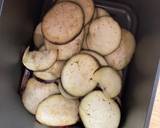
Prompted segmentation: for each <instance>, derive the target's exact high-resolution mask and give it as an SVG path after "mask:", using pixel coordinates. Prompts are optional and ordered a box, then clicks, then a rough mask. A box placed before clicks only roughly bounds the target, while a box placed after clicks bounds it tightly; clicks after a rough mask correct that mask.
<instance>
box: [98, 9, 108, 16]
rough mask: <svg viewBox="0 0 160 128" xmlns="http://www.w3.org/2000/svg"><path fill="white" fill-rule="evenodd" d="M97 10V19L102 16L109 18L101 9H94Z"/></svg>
mask: <svg viewBox="0 0 160 128" xmlns="http://www.w3.org/2000/svg"><path fill="white" fill-rule="evenodd" d="M96 10H97V18H99V17H102V16H110V14H109V13H108V12H107V11H106V10H105V9H103V8H96Z"/></svg>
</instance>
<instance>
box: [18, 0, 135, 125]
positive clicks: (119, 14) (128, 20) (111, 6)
mask: <svg viewBox="0 0 160 128" xmlns="http://www.w3.org/2000/svg"><path fill="white" fill-rule="evenodd" d="M53 4H54V1H50V0H46V1H45V2H44V6H43V9H42V10H43V11H42V13H41V14H42V15H41V17H43V15H44V14H45V13H46V12H47V11H48V9H49V8H50V7H51V6H53ZM95 5H96V7H101V8H103V9H105V10H107V11H108V12H109V13H110V15H111V16H112V17H113V18H114V19H115V20H116V21H117V22H118V23H119V24H120V26H121V27H122V28H125V29H127V30H129V31H130V32H132V33H133V34H134V35H136V30H137V17H136V15H135V14H134V12H133V11H132V9H131V8H130V7H129V6H127V5H124V4H121V3H115V2H111V1H99V0H95ZM41 17H40V18H39V19H40V20H41ZM37 22H39V21H37ZM35 24H36V23H35ZM23 70H24V72H23V75H22V82H21V89H20V93H22V91H23V90H24V88H25V85H26V82H27V80H28V79H29V77H30V76H31V75H32V73H31V72H30V71H29V70H28V69H25V68H24V67H23ZM126 74H127V68H126V69H125V70H124V71H123V75H124V78H123V79H124V83H123V84H125V78H126ZM122 97H123V91H122ZM121 108H122V109H121V111H122V120H123V111H124V110H123V103H122V107H121ZM120 127H122V126H121V124H120ZM62 128H63V127H62ZM66 128H84V126H83V124H82V123H81V122H79V123H77V124H76V125H74V126H69V127H66Z"/></svg>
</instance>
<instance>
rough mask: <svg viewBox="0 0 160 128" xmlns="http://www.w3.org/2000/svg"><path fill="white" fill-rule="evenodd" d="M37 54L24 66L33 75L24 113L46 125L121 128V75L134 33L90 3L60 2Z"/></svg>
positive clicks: (46, 21)
mask: <svg viewBox="0 0 160 128" xmlns="http://www.w3.org/2000/svg"><path fill="white" fill-rule="evenodd" d="M33 37H34V38H33V39H34V44H35V47H36V49H38V50H34V51H30V47H27V48H26V50H25V52H24V55H23V58H22V62H23V64H24V66H25V67H26V68H27V69H29V70H30V71H32V72H33V75H32V76H31V78H30V79H29V80H28V82H27V84H26V88H25V89H24V91H23V93H22V102H23V104H24V106H25V108H26V109H27V110H28V111H29V112H30V113H32V114H34V115H35V117H36V119H37V120H38V121H39V122H40V123H42V124H45V125H47V126H69V125H74V124H76V123H77V122H78V121H80V120H81V121H82V122H83V124H84V126H85V127H86V128H118V126H119V123H120V118H121V112H120V107H119V105H118V103H117V102H116V101H115V99H118V101H119V104H120V97H119V94H120V93H121V90H122V78H123V74H122V70H123V69H124V68H125V67H126V66H127V65H128V64H129V62H130V61H131V58H132V56H133V53H134V51H135V39H134V36H133V35H132V34H131V32H129V31H127V30H125V29H124V28H121V27H120V25H119V24H118V23H117V22H116V21H115V20H114V19H113V18H112V17H111V16H110V14H109V13H108V12H107V11H106V10H104V9H103V8H97V7H95V6H94V3H93V1H92V0H58V1H57V2H56V3H55V5H54V6H53V7H52V8H51V9H50V10H49V11H48V12H47V13H46V14H45V16H44V17H43V19H42V21H41V22H40V23H39V24H38V25H37V27H36V29H35V32H34V36H33Z"/></svg>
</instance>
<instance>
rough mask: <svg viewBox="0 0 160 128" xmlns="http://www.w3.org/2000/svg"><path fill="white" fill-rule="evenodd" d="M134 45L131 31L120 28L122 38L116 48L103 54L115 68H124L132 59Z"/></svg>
mask: <svg viewBox="0 0 160 128" xmlns="http://www.w3.org/2000/svg"><path fill="white" fill-rule="evenodd" d="M135 47H136V42H135V38H134V36H133V34H132V33H130V32H129V31H127V30H125V29H122V39H121V43H120V46H119V48H118V49H116V50H115V51H114V52H113V53H111V54H109V55H107V56H105V58H106V61H107V62H108V64H109V65H110V66H112V67H113V68H115V69H117V70H121V69H123V68H125V67H126V66H127V65H128V64H129V62H130V61H131V59H132V56H133V54H134V51H135Z"/></svg>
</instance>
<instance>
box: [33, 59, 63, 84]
mask: <svg viewBox="0 0 160 128" xmlns="http://www.w3.org/2000/svg"><path fill="white" fill-rule="evenodd" d="M64 64H65V61H56V62H55V63H54V64H53V65H52V66H51V67H50V68H49V69H47V70H45V71H37V72H34V73H33V74H34V76H36V77H37V78H39V79H41V80H44V81H53V80H56V79H58V78H60V75H61V72H62V69H63V66H64Z"/></svg>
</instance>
